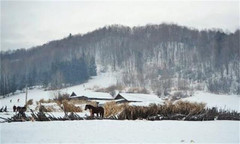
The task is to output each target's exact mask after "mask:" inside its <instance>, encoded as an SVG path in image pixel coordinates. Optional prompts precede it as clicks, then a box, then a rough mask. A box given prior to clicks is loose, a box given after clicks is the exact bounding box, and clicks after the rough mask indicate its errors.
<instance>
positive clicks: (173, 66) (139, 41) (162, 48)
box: [0, 24, 240, 95]
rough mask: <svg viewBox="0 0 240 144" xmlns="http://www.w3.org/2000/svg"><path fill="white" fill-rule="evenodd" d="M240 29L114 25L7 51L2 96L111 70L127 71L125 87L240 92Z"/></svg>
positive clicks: (122, 79) (75, 81) (79, 80)
mask: <svg viewBox="0 0 240 144" xmlns="http://www.w3.org/2000/svg"><path fill="white" fill-rule="evenodd" d="M239 33H240V31H239V30H237V31H236V32H234V33H224V32H222V31H220V30H202V31H199V30H196V29H190V28H187V27H183V26H178V25H174V24H161V25H146V26H141V27H133V28H130V27H126V26H120V25H112V26H107V27H103V28H100V29H97V30H95V31H93V32H89V33H87V34H84V35H73V36H72V35H69V36H68V37H66V38H64V39H61V40H56V41H51V42H49V43H46V44H44V45H42V46H37V47H33V48H31V49H27V50H25V49H19V50H16V51H10V52H1V79H0V80H1V91H0V94H1V95H3V94H7V93H10V92H14V91H15V90H17V89H22V88H23V87H25V85H26V84H27V85H28V86H33V85H45V86H48V87H52V88H58V87H61V86H64V85H74V84H78V83H82V82H84V81H86V80H88V79H89V77H90V76H94V75H96V74H97V72H104V71H106V70H111V71H121V76H119V77H120V79H119V83H120V84H122V85H126V86H134V87H136V86H138V87H147V88H149V89H151V90H153V91H155V92H156V93H158V92H162V91H168V90H170V89H172V88H178V89H180V90H185V89H199V90H203V89H204V90H209V91H211V92H215V93H235V94H240V75H239V73H240V70H239V69H240V66H239V62H240V47H239V41H240V40H239Z"/></svg>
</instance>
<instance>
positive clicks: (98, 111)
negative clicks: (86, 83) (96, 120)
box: [85, 105, 104, 118]
mask: <svg viewBox="0 0 240 144" xmlns="http://www.w3.org/2000/svg"><path fill="white" fill-rule="evenodd" d="M87 109H89V110H90V111H91V116H94V114H95V113H96V114H97V116H98V114H100V117H102V118H103V116H104V109H103V107H94V106H92V105H86V106H85V110H87Z"/></svg>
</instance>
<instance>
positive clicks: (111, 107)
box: [104, 101, 127, 117]
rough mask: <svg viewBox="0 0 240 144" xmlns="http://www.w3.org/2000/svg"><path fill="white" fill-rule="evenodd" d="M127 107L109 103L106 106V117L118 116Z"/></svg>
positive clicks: (112, 102) (113, 102)
mask: <svg viewBox="0 0 240 144" xmlns="http://www.w3.org/2000/svg"><path fill="white" fill-rule="evenodd" d="M126 106H127V104H117V103H116V102H115V101H111V102H107V103H105V104H104V116H105V117H109V116H113V115H117V114H119V113H120V112H122V111H123V109H124V108H125V107H126Z"/></svg>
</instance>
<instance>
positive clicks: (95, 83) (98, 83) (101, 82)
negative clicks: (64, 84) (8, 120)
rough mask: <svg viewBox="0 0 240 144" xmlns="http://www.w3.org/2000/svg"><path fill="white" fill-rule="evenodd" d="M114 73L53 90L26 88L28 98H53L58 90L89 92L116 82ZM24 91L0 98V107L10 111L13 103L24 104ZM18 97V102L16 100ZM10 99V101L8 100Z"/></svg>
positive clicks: (102, 74)
mask: <svg viewBox="0 0 240 144" xmlns="http://www.w3.org/2000/svg"><path fill="white" fill-rule="evenodd" d="M116 75H117V73H101V74H100V75H98V76H95V77H93V78H92V79H90V80H89V81H88V82H87V83H84V84H81V85H76V86H72V87H68V88H64V89H60V90H55V91H44V89H42V88H34V89H31V90H28V100H29V99H33V103H34V104H35V102H36V101H39V100H40V99H45V100H47V99H53V98H54V97H55V96H56V95H57V94H58V93H59V92H61V93H68V94H71V93H72V92H75V93H79V94H81V93H86V92H87V91H89V92H91V89H93V88H94V87H108V86H110V85H114V84H116V82H117V80H116ZM25 96H26V94H25V93H19V94H16V95H13V96H9V97H6V98H2V99H0V108H1V107H3V106H7V107H8V109H9V110H10V111H12V107H13V105H17V106H24V104H25ZM18 99H19V102H18ZM11 100H12V102H10V101H11Z"/></svg>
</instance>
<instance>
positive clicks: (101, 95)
mask: <svg viewBox="0 0 240 144" xmlns="http://www.w3.org/2000/svg"><path fill="white" fill-rule="evenodd" d="M83 96H84V97H87V98H89V99H112V100H113V97H112V96H111V95H110V94H109V93H104V92H92V91H88V90H86V91H82V92H81V93H77V96H73V97H72V98H77V97H83Z"/></svg>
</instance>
